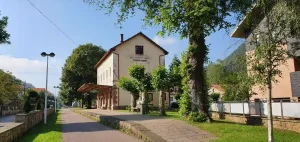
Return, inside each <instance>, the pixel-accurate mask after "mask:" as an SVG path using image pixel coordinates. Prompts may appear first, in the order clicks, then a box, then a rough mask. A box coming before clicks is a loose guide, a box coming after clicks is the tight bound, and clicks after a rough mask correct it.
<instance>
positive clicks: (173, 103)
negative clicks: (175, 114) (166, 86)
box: [170, 102, 179, 108]
mask: <svg viewBox="0 0 300 142" xmlns="http://www.w3.org/2000/svg"><path fill="white" fill-rule="evenodd" d="M170 107H171V108H179V105H178V103H177V102H172V103H171V105H170Z"/></svg>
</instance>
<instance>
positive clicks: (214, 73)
mask: <svg viewBox="0 0 300 142" xmlns="http://www.w3.org/2000/svg"><path fill="white" fill-rule="evenodd" d="M245 52H246V47H245V44H244V43H243V44H241V45H240V46H239V47H238V48H237V49H236V50H235V51H234V52H233V53H231V54H230V55H229V56H228V57H226V58H225V59H224V60H217V62H216V63H210V64H209V65H208V66H207V80H208V84H209V85H212V84H218V85H221V86H222V88H224V90H225V94H224V95H223V98H222V100H224V101H245V100H249V98H250V97H251V95H252V93H251V89H250V88H251V85H252V80H251V78H250V77H249V76H248V73H247V63H246V54H245Z"/></svg>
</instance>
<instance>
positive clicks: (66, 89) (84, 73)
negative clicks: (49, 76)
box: [61, 43, 106, 108]
mask: <svg viewBox="0 0 300 142" xmlns="http://www.w3.org/2000/svg"><path fill="white" fill-rule="evenodd" d="M105 53H106V51H105V50H104V49H102V48H101V47H100V46H96V45H93V44H91V43H88V44H84V45H79V47H77V48H76V49H74V50H73V52H72V54H71V55H70V56H69V57H68V58H67V60H66V63H65V65H64V67H63V68H62V77H61V87H62V89H61V91H62V92H63V93H62V94H64V95H62V97H67V99H65V100H68V101H71V102H72V101H74V100H73V99H74V98H76V99H77V100H82V102H85V101H84V99H85V97H86V96H84V95H83V94H82V93H79V92H77V89H78V88H79V87H80V86H81V85H82V84H84V83H96V82H97V72H96V71H95V69H94V66H95V65H96V63H97V62H98V61H99V60H100V59H101V58H102V57H103V55H104V54H105ZM86 99H87V101H88V102H90V101H92V100H91V97H86ZM89 104H91V103H88V105H89ZM87 107H88V108H90V107H91V106H87Z"/></svg>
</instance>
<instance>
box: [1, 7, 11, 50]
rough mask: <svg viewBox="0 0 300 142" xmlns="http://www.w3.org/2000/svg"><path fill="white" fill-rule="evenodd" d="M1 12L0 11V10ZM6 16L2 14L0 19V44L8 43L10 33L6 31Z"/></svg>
mask: <svg viewBox="0 0 300 142" xmlns="http://www.w3.org/2000/svg"><path fill="white" fill-rule="evenodd" d="M0 12H1V11H0ZM0 16H1V13H0ZM7 20H8V17H7V16H4V17H2V19H0V44H10V41H9V37H10V34H9V33H7V31H6V26H7Z"/></svg>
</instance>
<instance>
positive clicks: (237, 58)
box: [223, 43, 247, 72]
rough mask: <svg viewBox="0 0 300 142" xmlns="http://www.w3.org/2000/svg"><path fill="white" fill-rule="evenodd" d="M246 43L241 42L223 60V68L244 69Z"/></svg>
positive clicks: (229, 69) (230, 69) (245, 67)
mask: <svg viewBox="0 0 300 142" xmlns="http://www.w3.org/2000/svg"><path fill="white" fill-rule="evenodd" d="M245 53H246V44H245V43H242V44H241V45H240V46H239V47H238V48H237V49H236V50H235V51H233V52H232V53H231V54H230V55H229V56H228V57H226V58H225V59H224V60H223V63H224V66H225V69H226V70H228V71H234V72H236V71H245V70H246V69H247V65H246V55H245Z"/></svg>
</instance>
